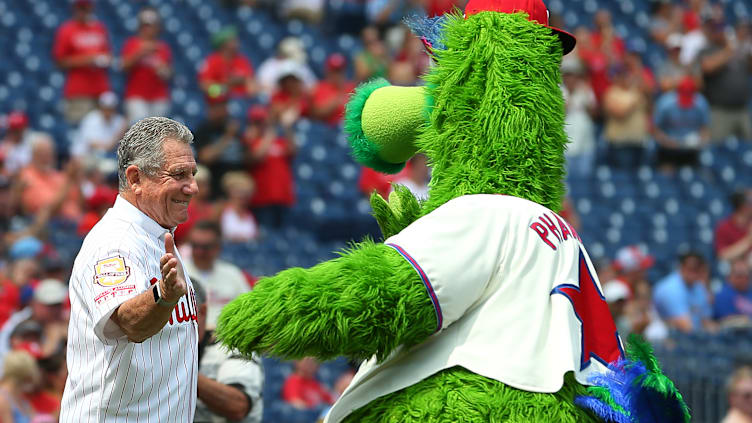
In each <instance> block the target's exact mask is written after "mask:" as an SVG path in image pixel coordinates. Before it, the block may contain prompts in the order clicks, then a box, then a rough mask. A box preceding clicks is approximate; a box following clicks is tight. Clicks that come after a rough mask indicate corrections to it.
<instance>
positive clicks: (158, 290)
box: [152, 281, 180, 308]
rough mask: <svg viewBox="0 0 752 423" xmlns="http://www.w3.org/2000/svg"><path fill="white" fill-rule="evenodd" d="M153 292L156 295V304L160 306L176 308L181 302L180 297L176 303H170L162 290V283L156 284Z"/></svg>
mask: <svg viewBox="0 0 752 423" xmlns="http://www.w3.org/2000/svg"><path fill="white" fill-rule="evenodd" d="M152 290H153V293H154V302H155V303H157V305H158V306H161V307H167V308H172V307H175V305H176V304H177V303H178V301H180V297H178V298H177V299H176V300H174V301H170V300H168V299H167V298H165V297H164V290H163V289H162V281H159V282H157V283H156V284H154V288H152Z"/></svg>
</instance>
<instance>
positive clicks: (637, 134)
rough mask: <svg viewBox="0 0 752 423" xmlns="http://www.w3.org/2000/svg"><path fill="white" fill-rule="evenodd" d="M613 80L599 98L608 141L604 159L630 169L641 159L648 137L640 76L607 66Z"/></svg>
mask: <svg viewBox="0 0 752 423" xmlns="http://www.w3.org/2000/svg"><path fill="white" fill-rule="evenodd" d="M611 76H612V79H613V84H612V85H611V86H610V87H609V88H608V90H607V91H606V93H605V95H604V98H603V109H604V114H605V129H604V135H603V138H604V139H605V141H606V142H607V143H608V151H607V161H608V163H609V164H610V165H611V166H614V167H619V168H624V169H634V168H637V167H638V166H639V165H640V164H642V162H643V161H644V154H645V145H646V143H647V140H648V128H649V127H648V120H649V115H648V108H649V104H648V99H647V98H646V96H645V93H644V91H643V90H642V85H641V82H640V80H639V78H640V76H639V75H635V74H633V73H630V72H629V70H628V69H627V68H626V67H624V66H622V65H616V66H614V67H613V68H612V69H611Z"/></svg>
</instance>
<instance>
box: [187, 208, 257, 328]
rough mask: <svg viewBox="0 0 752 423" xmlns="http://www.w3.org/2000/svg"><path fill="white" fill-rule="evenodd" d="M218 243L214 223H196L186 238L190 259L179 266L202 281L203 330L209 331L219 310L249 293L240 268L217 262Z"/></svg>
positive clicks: (218, 238) (215, 324) (219, 249)
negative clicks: (204, 315) (204, 325)
mask: <svg viewBox="0 0 752 423" xmlns="http://www.w3.org/2000/svg"><path fill="white" fill-rule="evenodd" d="M221 241H222V234H221V230H220V227H219V225H218V224H217V223H215V222H212V221H209V220H203V221H199V222H197V223H196V224H195V225H194V226H193V228H192V229H191V232H190V234H189V236H188V243H189V246H190V251H191V257H190V258H188V259H186V260H185V263H184V264H183V265H184V266H185V271H186V272H187V273H188V274H189V275H190V276H192V277H193V276H195V277H196V278H198V279H199V280H201V281H202V282H203V285H204V289H205V290H206V297H207V299H206V304H207V317H206V329H207V330H209V331H213V330H214V329H215V328H216V327H217V318H218V317H219V312H220V311H222V307H224V306H225V305H227V303H229V302H230V301H232V300H234V299H235V298H236V297H237V296H238V295H240V294H242V293H244V292H248V291H249V290H250V285H249V284H248V281H247V280H246V278H245V276H244V275H243V272H242V271H241V270H240V268H238V267H237V266H235V265H234V264H232V263H228V262H226V261H224V260H219V254H220V252H221V250H222V246H221Z"/></svg>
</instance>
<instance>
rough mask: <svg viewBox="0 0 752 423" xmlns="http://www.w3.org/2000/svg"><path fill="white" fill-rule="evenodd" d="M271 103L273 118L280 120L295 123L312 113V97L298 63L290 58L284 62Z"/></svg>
mask: <svg viewBox="0 0 752 423" xmlns="http://www.w3.org/2000/svg"><path fill="white" fill-rule="evenodd" d="M269 105H270V109H271V116H272V119H274V120H278V121H279V120H291V121H292V122H293V123H294V122H296V121H297V120H298V118H300V117H301V116H308V115H309V114H310V112H311V110H310V108H311V99H310V96H309V93H308V91H307V90H306V87H305V84H304V83H303V76H302V75H301V73H300V68H299V66H298V65H297V64H296V63H293V62H292V61H290V60H288V61H287V63H284V64H282V66H281V71H280V73H279V79H278V80H277V89H276V90H275V92H274V94H272V98H271V100H270V101H269ZM285 115H288V116H285Z"/></svg>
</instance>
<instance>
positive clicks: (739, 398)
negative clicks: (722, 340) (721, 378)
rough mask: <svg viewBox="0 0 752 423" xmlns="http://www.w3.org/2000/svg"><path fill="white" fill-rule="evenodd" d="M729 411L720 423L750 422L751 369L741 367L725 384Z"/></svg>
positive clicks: (751, 408) (751, 406)
mask: <svg viewBox="0 0 752 423" xmlns="http://www.w3.org/2000/svg"><path fill="white" fill-rule="evenodd" d="M726 394H727V395H728V403H729V410H728V412H727V413H726V416H725V417H724V418H723V420H722V421H721V423H750V422H752V367H749V366H742V367H739V368H737V369H736V370H734V373H732V374H731V376H730V377H729V379H728V382H727V383H726Z"/></svg>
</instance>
